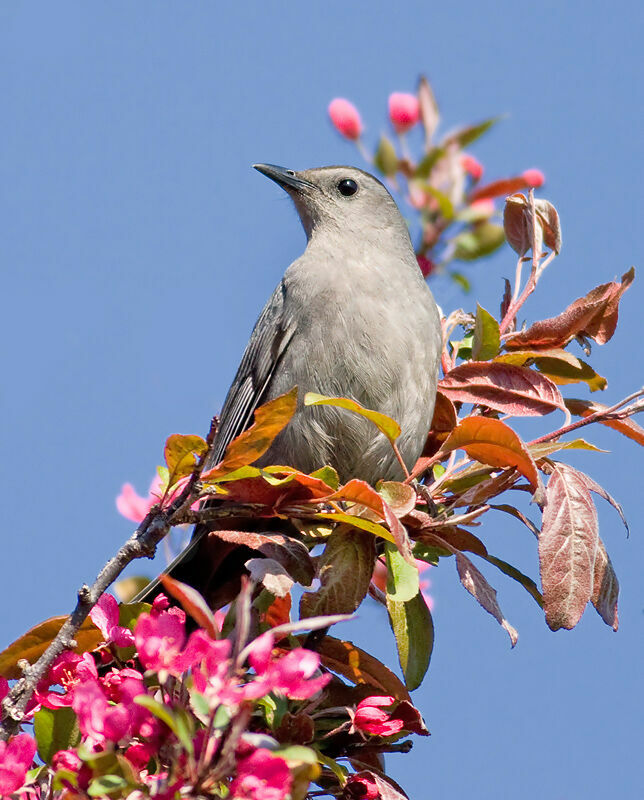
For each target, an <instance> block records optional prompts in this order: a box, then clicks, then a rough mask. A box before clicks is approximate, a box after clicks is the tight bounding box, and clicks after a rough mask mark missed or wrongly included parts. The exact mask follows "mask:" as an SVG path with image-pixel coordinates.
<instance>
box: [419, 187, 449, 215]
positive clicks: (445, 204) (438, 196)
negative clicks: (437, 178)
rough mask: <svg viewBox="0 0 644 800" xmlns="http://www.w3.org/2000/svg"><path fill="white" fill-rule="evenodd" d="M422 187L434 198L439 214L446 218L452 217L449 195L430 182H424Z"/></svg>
mask: <svg viewBox="0 0 644 800" xmlns="http://www.w3.org/2000/svg"><path fill="white" fill-rule="evenodd" d="M423 188H424V189H425V191H426V192H427V194H430V195H431V196H432V197H433V198H434V200H436V202H437V203H438V209H439V211H440V212H441V215H442V216H443V217H444V218H445V219H446V220H452V219H454V204H453V203H452V201H451V200H450V199H449V197H448V196H447V195H446V194H445V193H444V192H441V191H440V190H439V189H437V188H436V187H435V186H431V185H430V184H425V186H424V187H423Z"/></svg>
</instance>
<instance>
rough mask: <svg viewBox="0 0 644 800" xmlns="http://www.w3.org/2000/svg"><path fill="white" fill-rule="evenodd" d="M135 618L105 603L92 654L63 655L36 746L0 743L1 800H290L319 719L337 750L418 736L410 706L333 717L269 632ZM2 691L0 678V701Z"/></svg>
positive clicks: (27, 739) (40, 708)
mask: <svg viewBox="0 0 644 800" xmlns="http://www.w3.org/2000/svg"><path fill="white" fill-rule="evenodd" d="M138 605H139V606H141V608H140V609H138V610H139V613H138V616H137V617H136V618H135V619H134V620H133V622H132V625H131V627H128V626H126V625H123V624H122V622H123V617H122V612H123V607H121V608H120V607H119V605H118V604H117V602H116V600H115V599H114V597H112V596H111V595H108V594H106V595H103V596H102V597H101V599H100V600H99V602H98V604H97V605H96V606H95V607H94V609H93V610H92V612H91V618H92V621H93V623H94V625H95V626H96V627H97V628H98V630H99V631H100V635H101V637H102V639H103V641H102V642H101V643H100V645H99V647H98V648H96V649H95V650H93V651H92V652H84V653H81V654H78V653H74V652H70V651H66V652H63V653H62V655H61V656H59V657H58V659H57V660H56V662H55V663H54V664H53V666H52V667H51V669H50V671H49V674H48V675H47V677H46V678H45V679H44V680H43V681H41V682H40V684H39V685H38V687H37V690H36V692H35V694H34V697H33V698H32V701H31V703H30V706H29V708H28V712H27V717H28V719H30V720H31V721H32V722H33V723H34V733H35V735H34V736H31V735H30V734H28V733H20V734H19V735H17V736H14V737H13V738H12V739H10V740H9V742H8V743H6V744H5V743H1V744H0V796H7V795H12V794H17V795H18V796H24V797H29V798H34V800H35V799H36V798H40V797H43V798H44V797H45V796H50V797H51V796H53V797H61V798H65V799H66V800H74V799H75V798H88V797H96V796H100V795H103V794H105V795H108V794H109V796H110V797H112V798H120V797H124V798H125V797H128V798H133V799H134V800H143V798H146V797H152V796H154V797H162V798H174V797H179V796H181V795H184V794H186V793H188V794H192V792H195V793H197V792H198V793H199V794H200V795H201V796H204V797H228V798H230V800H235V798H237V799H238V800H286V798H290V797H293V796H294V794H293V793H294V791H295V788H296V786H297V785H300V784H302V785H304V786H306V787H308V785H309V783H310V781H312V780H315V779H316V778H318V777H319V776H320V775H321V773H322V771H323V770H322V768H321V765H320V763H318V753H317V752H316V751H314V750H313V749H311V748H310V747H307V746H306V744H307V743H309V742H311V741H313V740H314V731H315V725H316V720H317V719H318V718H319V719H325V720H328V718H329V716H331V717H332V718H334V723H333V724H334V725H335V728H336V736H343V737H344V746H345V747H346V741H347V739H346V737H347V735H348V734H350V735H353V737H354V738H355V739H356V741H364V740H365V739H370V740H374V741H378V740H380V739H382V737H396V738H397V737H399V736H400V735H401V734H402V735H405V734H406V733H407V732H414V731H415V732H419V733H422V732H423V728H422V725H421V723H419V717H418V715H417V712H415V709H414V711H413V713H412V714H411V716H409V710H408V707H410V706H409V704H408V703H404V704H402V703H399V702H398V701H397V700H395V698H394V697H390V696H383V697H378V696H375V697H368V698H365V699H363V700H362V701H360V702H358V703H357V704H356V707H355V708H354V709H352V708H351V707H334V708H329V706H328V703H326V705H325V700H326V699H328V698H326V694H327V692H326V687H327V686H328V684H329V682H330V681H331V680H332V675H331V673H329V672H328V671H326V670H324V669H323V668H322V666H321V663H320V656H319V655H318V654H317V653H315V652H312V651H311V650H307V649H305V648H303V647H300V646H298V645H297V644H295V646H293V643H289V642H288V641H287V640H284V638H283V635H282V638H281V639H280V640H278V639H277V638H276V636H275V634H274V633H273V631H272V630H271V629H270V628H269V629H268V630H266V631H265V632H263V633H260V634H259V635H258V636H257V637H256V638H255V639H253V640H251V641H250V642H248V643H244V642H243V641H240V640H239V638H238V636H239V634H238V631H237V629H236V628H233V630H232V631H231V632H230V633H229V635H228V636H227V637H224V636H223V635H222V631H221V626H222V623H223V620H220V621H219V625H216V626H215V629H214V630H211V631H210V632H206V631H205V630H203V629H201V628H197V629H194V630H192V631H191V632H189V629H190V625H189V622H188V620H187V618H186V613H185V611H184V610H183V609H181V608H179V607H177V606H174V605H171V604H170V601H169V600H168V599H167V597H166V596H165V595H163V594H160V595H158V596H157V598H156V599H155V601H154V603H153V604H152V605H151V606H150V605H148V604H138ZM126 608H127V607H126ZM129 608H131V609H133V608H134V607H133V606H132V607H129ZM8 688H9V687H8V683H7V681H6V680H5V679H4V678H0V700H1V699H2V698H3V697H4V696H5V695H6V694H7V692H8ZM410 708H413V707H410ZM285 720H286V721H287V722H285ZM293 720H298V724H294V723H293ZM287 723H288V724H287ZM303 729H306V730H307V731H308V732H307V735H305V736H302V735H301V731H302V730H303ZM289 731H290V733H289ZM294 731H300V734H297V735H296V733H294ZM54 737H55V742H54ZM332 741H333V737H332V736H331V737H329V743H331V742H332ZM54 743H55V744H56V745H57V747H53V745H54ZM63 743H64V744H65V745H66V746H61V744H63ZM36 749H38V753H39V755H40V757H41V760H42V762H44V763H42V764H40V765H39V764H38V763H34V758H35V755H36ZM326 749H327V751H328V752H329V753H331V752H332V748H330V747H328V746H327V748H326ZM330 759H331V756H330V755H327V756H326V757H325V758H324V759H323V762H324V765H325V766H326V767H327V768H328V764H329V763H330ZM336 771H337V774H338V775H343V774H344V775H345V777H344V779H343V781H341V784H342V785H340V784H339V785H338V787H337V790H338V792H340V793H344V794H345V795H346V796H347V797H378V796H379V795H378V794H373V793H371V794H370V793H369V792H370V791H371V792H372V788H373V787H372V788H370V785H371V784H369V781H370V780H371V779H370V778H369V776H366V777H364V776H363V778H360V780H358V779H357V778H356V777H355V775H354V774H353V773H350V772H349V771H348V770H346V769H345V768H342V767H340V765H336ZM361 781H362V782H361ZM373 786H375V784H373ZM363 789H364V791H363ZM47 792H49V795H48V794H47ZM299 796H302V797H303V796H304V795H303V794H301V793H300V794H299Z"/></svg>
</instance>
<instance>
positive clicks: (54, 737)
mask: <svg viewBox="0 0 644 800" xmlns="http://www.w3.org/2000/svg"><path fill="white" fill-rule="evenodd" d="M34 734H35V736H36V743H37V745H38V755H39V756H40V757H41V758H42V760H43V761H44V762H45V763H47V764H51V760H52V758H53V756H54V755H55V754H56V753H58V751H59V750H69V749H70V748H72V747H76V745H77V744H78V743H79V742H80V731H79V730H78V719H77V718H76V714H75V713H74V711H73V710H72V708H71V707H70V706H65V707H63V708H57V709H55V710H54V709H51V708H45V707H44V706H43V707H42V708H41V709H40V710H39V711H37V712H36V714H35V715H34Z"/></svg>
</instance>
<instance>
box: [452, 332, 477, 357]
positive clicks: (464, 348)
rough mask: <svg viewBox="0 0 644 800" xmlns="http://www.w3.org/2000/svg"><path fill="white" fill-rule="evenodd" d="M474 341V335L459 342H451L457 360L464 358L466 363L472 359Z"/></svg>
mask: <svg viewBox="0 0 644 800" xmlns="http://www.w3.org/2000/svg"><path fill="white" fill-rule="evenodd" d="M473 341H474V336H473V335H468V336H464V337H463V338H462V339H461V340H459V341H450V345H451V346H452V350H453V351H454V352H455V354H456V357H457V358H462V359H463V360H464V361H469V360H470V359H471V358H472V343H473Z"/></svg>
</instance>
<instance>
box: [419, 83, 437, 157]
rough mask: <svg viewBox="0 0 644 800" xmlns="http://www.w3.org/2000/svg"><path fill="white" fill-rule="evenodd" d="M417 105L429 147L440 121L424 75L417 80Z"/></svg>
mask: <svg viewBox="0 0 644 800" xmlns="http://www.w3.org/2000/svg"><path fill="white" fill-rule="evenodd" d="M418 107H419V109H420V120H421V122H422V124H423V128H424V129H425V144H426V145H427V149H429V147H430V145H431V143H432V136H433V135H434V131H435V130H436V128H437V127H438V123H439V121H440V114H439V111H438V103H437V102H436V98H435V97H434V92H433V91H432V87H431V86H430V84H429V81H428V80H427V78H426V77H425V76H424V75H422V76H421V78H420V80H419V81H418Z"/></svg>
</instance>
